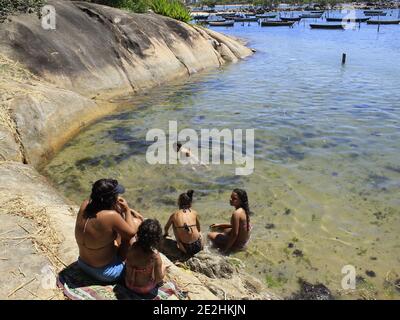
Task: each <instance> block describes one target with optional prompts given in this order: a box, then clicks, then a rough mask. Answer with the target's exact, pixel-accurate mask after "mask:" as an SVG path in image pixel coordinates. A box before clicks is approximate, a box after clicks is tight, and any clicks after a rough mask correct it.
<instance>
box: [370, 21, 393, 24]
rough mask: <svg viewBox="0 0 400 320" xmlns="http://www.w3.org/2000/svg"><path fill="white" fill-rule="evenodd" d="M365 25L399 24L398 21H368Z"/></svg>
mask: <svg viewBox="0 0 400 320" xmlns="http://www.w3.org/2000/svg"><path fill="white" fill-rule="evenodd" d="M367 24H400V20H369V21H367Z"/></svg>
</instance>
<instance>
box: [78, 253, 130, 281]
mask: <svg viewBox="0 0 400 320" xmlns="http://www.w3.org/2000/svg"><path fill="white" fill-rule="evenodd" d="M78 266H79V267H80V268H81V269H82V270H83V271H84V272H85V273H87V274H88V275H90V276H91V277H93V278H95V279H97V280H99V281H102V282H107V283H115V282H117V281H118V280H120V278H121V276H122V274H123V272H124V269H125V262H124V261H123V260H122V259H121V258H120V257H115V258H114V260H113V261H112V262H111V263H109V264H108V265H106V266H104V267H101V268H94V267H91V266H89V265H88V264H86V263H85V262H83V261H82V260H81V258H78Z"/></svg>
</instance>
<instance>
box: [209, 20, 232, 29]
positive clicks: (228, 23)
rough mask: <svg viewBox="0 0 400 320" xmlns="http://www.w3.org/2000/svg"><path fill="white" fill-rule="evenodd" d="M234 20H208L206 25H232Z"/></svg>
mask: <svg viewBox="0 0 400 320" xmlns="http://www.w3.org/2000/svg"><path fill="white" fill-rule="evenodd" d="M234 24H235V21H233V20H224V21H209V22H208V25H209V26H211V27H233V25H234Z"/></svg>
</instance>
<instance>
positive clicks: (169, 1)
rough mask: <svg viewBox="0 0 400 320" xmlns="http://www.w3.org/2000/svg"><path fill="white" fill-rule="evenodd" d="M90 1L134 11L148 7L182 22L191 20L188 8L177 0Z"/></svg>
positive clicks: (146, 9)
mask: <svg viewBox="0 0 400 320" xmlns="http://www.w3.org/2000/svg"><path fill="white" fill-rule="evenodd" d="M92 2H95V3H99V4H104V5H106V6H110V7H115V8H119V9H125V10H130V11H133V12H136V13H145V12H147V11H148V10H149V9H151V10H153V11H154V12H155V13H157V14H160V15H163V16H166V17H170V18H173V19H176V20H180V21H183V22H189V21H190V20H191V17H190V11H189V9H188V8H187V7H186V6H185V5H184V4H183V3H182V2H181V1H179V0H92Z"/></svg>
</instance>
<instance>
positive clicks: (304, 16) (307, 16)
mask: <svg viewBox="0 0 400 320" xmlns="http://www.w3.org/2000/svg"><path fill="white" fill-rule="evenodd" d="M300 17H301V18H302V19H311V18H313V19H318V18H321V17H322V13H304V14H302V15H300Z"/></svg>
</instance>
